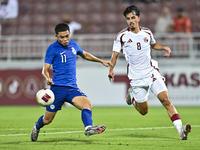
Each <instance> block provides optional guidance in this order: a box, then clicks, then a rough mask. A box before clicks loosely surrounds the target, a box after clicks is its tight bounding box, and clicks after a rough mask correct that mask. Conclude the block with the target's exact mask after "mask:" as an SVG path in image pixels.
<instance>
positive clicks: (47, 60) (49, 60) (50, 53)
mask: <svg viewBox="0 0 200 150" xmlns="http://www.w3.org/2000/svg"><path fill="white" fill-rule="evenodd" d="M54 56H55V53H54V47H52V46H49V47H48V49H47V51H46V55H45V59H44V63H48V64H52V63H53V59H54Z"/></svg>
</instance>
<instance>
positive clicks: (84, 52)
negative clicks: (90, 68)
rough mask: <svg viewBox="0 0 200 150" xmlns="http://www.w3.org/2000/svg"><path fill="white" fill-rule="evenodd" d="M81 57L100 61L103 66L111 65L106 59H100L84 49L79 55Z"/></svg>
mask: <svg viewBox="0 0 200 150" xmlns="http://www.w3.org/2000/svg"><path fill="white" fill-rule="evenodd" d="M80 56H81V57H82V58H83V59H86V60H89V61H94V62H100V63H102V64H103V65H104V66H106V67H108V66H112V63H111V62H110V61H108V60H102V59H100V58H98V57H96V56H94V55H92V54H90V53H88V52H86V51H83V53H82V54H81V55H80Z"/></svg>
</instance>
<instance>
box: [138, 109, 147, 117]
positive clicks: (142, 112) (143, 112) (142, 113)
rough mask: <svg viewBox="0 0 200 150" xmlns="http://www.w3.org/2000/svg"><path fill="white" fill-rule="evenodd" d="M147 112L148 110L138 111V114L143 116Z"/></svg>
mask: <svg viewBox="0 0 200 150" xmlns="http://www.w3.org/2000/svg"><path fill="white" fill-rule="evenodd" d="M147 113H148V110H145V111H140V114H141V115H143V116H144V115H146V114H147Z"/></svg>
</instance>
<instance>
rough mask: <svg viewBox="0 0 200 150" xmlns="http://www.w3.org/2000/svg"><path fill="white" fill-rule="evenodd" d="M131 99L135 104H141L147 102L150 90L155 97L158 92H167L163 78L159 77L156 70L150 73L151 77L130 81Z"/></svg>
mask: <svg viewBox="0 0 200 150" xmlns="http://www.w3.org/2000/svg"><path fill="white" fill-rule="evenodd" d="M130 85H131V89H132V92H131V94H130V95H131V99H132V98H134V99H135V101H136V102H138V103H143V102H145V101H147V99H148V96H149V91H150V90H151V91H152V92H153V93H154V95H155V96H157V95H158V94H159V93H160V92H163V91H167V87H166V85H165V82H164V77H162V76H161V75H160V73H159V72H158V71H157V70H154V71H153V72H152V76H149V77H147V78H144V79H138V80H131V82H130Z"/></svg>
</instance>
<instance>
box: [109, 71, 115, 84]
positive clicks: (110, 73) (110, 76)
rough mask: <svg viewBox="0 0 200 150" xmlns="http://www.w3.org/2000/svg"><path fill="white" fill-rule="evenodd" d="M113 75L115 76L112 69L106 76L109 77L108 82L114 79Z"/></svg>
mask: <svg viewBox="0 0 200 150" xmlns="http://www.w3.org/2000/svg"><path fill="white" fill-rule="evenodd" d="M114 76H115V73H114V71H110V72H109V74H108V78H109V80H110V82H111V80H114Z"/></svg>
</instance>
